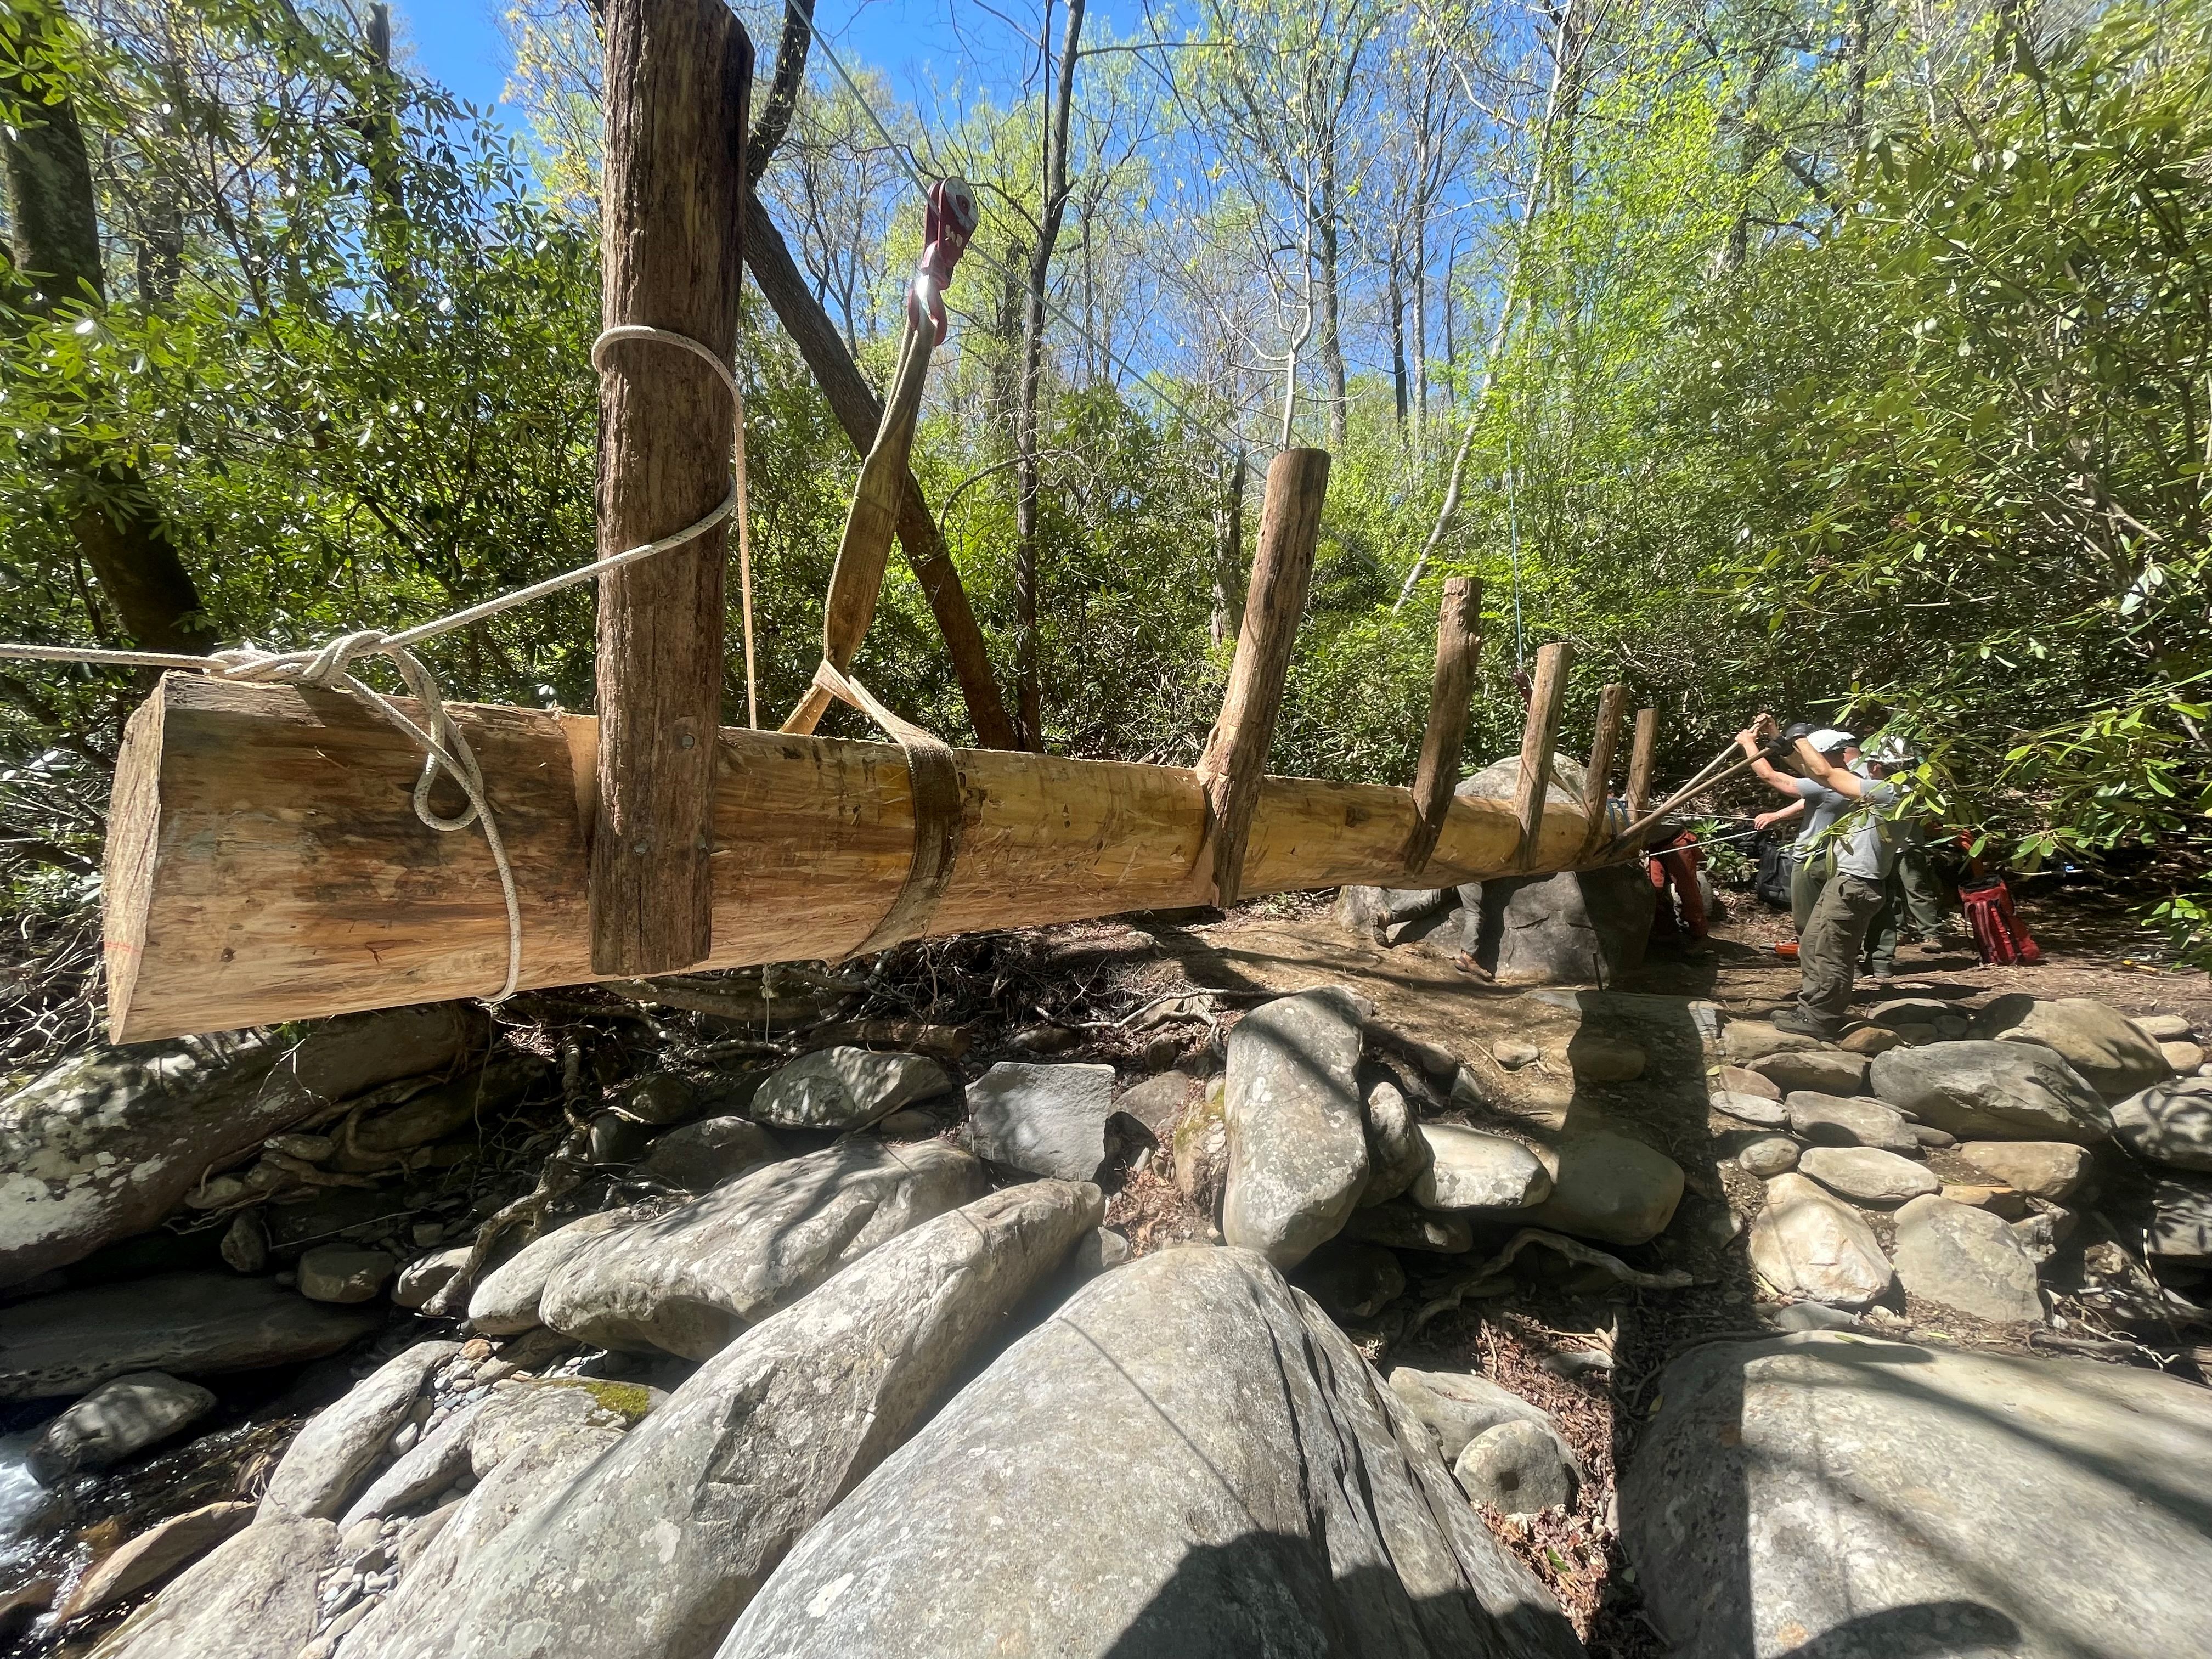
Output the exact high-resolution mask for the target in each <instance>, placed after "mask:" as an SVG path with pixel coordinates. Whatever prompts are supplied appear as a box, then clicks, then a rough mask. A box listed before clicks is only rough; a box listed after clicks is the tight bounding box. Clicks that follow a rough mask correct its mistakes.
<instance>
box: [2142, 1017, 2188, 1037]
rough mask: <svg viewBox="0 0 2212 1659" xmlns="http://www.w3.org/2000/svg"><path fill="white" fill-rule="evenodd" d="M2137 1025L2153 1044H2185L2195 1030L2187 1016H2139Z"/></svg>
mask: <svg viewBox="0 0 2212 1659" xmlns="http://www.w3.org/2000/svg"><path fill="white" fill-rule="evenodd" d="M2135 1024H2136V1030H2139V1031H2141V1032H2142V1034H2143V1035H2144V1036H2147V1037H2148V1038H2149V1039H2150V1040H2151V1041H2152V1042H2187V1041H2188V1040H2189V1038H2190V1036H2191V1034H2192V1032H2193V1030H2194V1028H2193V1027H2191V1024H2189V1017H2188V1016H2187V1015H2186V1014H2137V1015H2136V1016H2135Z"/></svg>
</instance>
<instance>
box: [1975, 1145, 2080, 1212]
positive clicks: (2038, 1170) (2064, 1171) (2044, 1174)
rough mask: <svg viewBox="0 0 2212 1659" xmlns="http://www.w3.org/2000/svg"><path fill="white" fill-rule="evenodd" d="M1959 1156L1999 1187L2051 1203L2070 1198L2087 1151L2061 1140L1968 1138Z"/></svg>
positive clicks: (2078, 1188)
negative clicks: (2008, 1188) (2047, 1200)
mask: <svg viewBox="0 0 2212 1659" xmlns="http://www.w3.org/2000/svg"><path fill="white" fill-rule="evenodd" d="M1959 1156H1960V1157H1961V1158H1965V1159H1966V1162H1967V1163H1969V1164H1972V1165H1973V1166H1974V1167H1975V1168H1976V1169H1977V1170H1980V1171H1981V1172H1982V1173H1983V1174H1984V1175H1985V1176H1990V1177H1991V1178H1992V1179H1993V1180H1995V1181H1996V1182H1997V1184H1999V1185H2000V1186H2005V1187H2011V1188H2015V1189H2016V1190H2018V1191H2020V1192H2023V1193H2027V1194H2031V1195H2032V1196H2033V1197H2036V1198H2047V1199H2050V1200H2052V1201H2053V1202H2054V1203H2056V1202H2057V1201H2058V1200H2062V1199H2068V1198H2071V1197H2073V1196H2074V1194H2075V1193H2076V1192H2078V1191H2079V1190H2080V1189H2081V1182H2083V1180H2084V1179H2086V1178H2087V1176H2088V1173H2089V1154H2088V1152H2087V1150H2085V1149H2084V1148H2082V1147H2080V1146H2075V1145H2073V1144H2072V1143H2071V1142H2070V1141H2064V1140H1970V1141H1968V1142H1967V1143H1966V1145H1965V1146H1961V1147H1960V1148H1959Z"/></svg>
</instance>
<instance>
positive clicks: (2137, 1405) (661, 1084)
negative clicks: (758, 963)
mask: <svg viewBox="0 0 2212 1659" xmlns="http://www.w3.org/2000/svg"><path fill="white" fill-rule="evenodd" d="M1118 950H1122V947H1121V946H1120V945H1116V946H1115V947H1113V949H1112V950H1108V951H1104V952H1103V956H1102V959H1104V958H1109V957H1113V955H1114V951H1118ZM1123 954H1124V955H1127V954H1129V952H1128V951H1123ZM1389 981H1390V976H1389V975H1387V974H1383V975H1376V974H1375V973H1373V972H1370V970H1368V969H1364V968H1363V969H1361V970H1360V971H1359V972H1356V973H1352V974H1351V975H1347V980H1346V983H1343V984H1336V985H1321V986H1316V987H1313V988H1310V989H1305V990H1298V991H1295V992H1294V993H1293V994H1285V995H1272V994H1268V993H1267V992H1266V991H1265V990H1260V991H1256V992H1255V991H1254V990H1252V989H1249V988H1244V989H1240V990H1238V991H1236V992H1233V993H1226V994H1225V993H1224V992H1222V991H1219V990H1215V991H1209V990H1208V989H1207V988H1206V987H1202V986H1194V985H1192V984H1191V983H1190V982H1189V981H1188V980H1187V979H1186V980H1174V981H1171V982H1170V981H1168V980H1162V979H1158V978H1154V979H1151V980H1147V979H1145V978H1144V977H1143V976H1142V975H1139V976H1137V977H1135V978H1132V979H1129V980H1127V981H1126V982H1124V983H1123V984H1121V986H1120V987H1119V988H1117V989H1116V990H1115V992H1114V996H1115V998H1118V1000H1119V1006H1116V1007H1113V1008H1109V1009H1106V1010H1104V1011H1103V1012H1104V1014H1106V1015H1108V1016H1110V1017H1101V1018H1090V1019H1086V1020H1070V1021H1069V1022H1068V1023H1066V1024H1051V1023H1049V1022H1048V1024H1045V1025H1043V1026H1030V1027H1028V1028H1025V1029H1024V1028H1018V1027H1017V1026H1015V1025H1013V1024H1011V1023H1007V1022H1000V1023H999V1024H987V1023H986V1024H977V1025H975V1026H973V1027H972V1028H969V1029H964V1030H955V1029H951V1028H947V1027H945V1026H941V1025H926V1024H921V1023H920V1022H918V1021H915V1020H906V1021H904V1022H902V1023H898V1024H890V1023H886V1022H880V1021H878V1022H856V1021H853V1020H850V1019H835V1020H834V1023H832V1021H833V1019H834V1017H835V1016H836V1014H837V1013H838V1012H840V1011H839V1009H838V1008H837V1006H836V999H835V998H834V997H833V998H829V999H827V1000H824V1001H823V1003H822V1006H818V1007H816V1008H814V1009H813V1010H812V1011H811V1014H809V1013H807V1012H803V1011H802V1012H799V1014H798V1015H797V1017H795V1018H790V1017H787V1018H785V1019H784V1020H783V1022H782V1023H783V1024H784V1025H785V1026H786V1027H787V1028H788V1029H785V1030H773V1029H771V1030H761V1029H758V1028H757V1027H753V1026H748V1025H744V1024H738V1023H735V1022H733V1021H732V1020H730V1019H727V1018H716V1017H713V1016H711V1015H710V1016H708V1017H704V1018H696V1019H689V1023H684V1022H677V1023H673V1024H671V1022H670V1021H668V1020H666V1019H664V1018H660V1016H659V1015H658V1014H656V1013H653V1012H644V1013H641V1012H634V1011H630V1010H627V1009H624V1008H623V1007H621V1006H617V1005H614V1004H612V1003H611V1002H606V1001H595V1002H586V1003H582V1004H579V1005H577V1006H576V1008H574V1010H572V1011H570V1012H571V1013H572V1015H573V1017H572V1018H542V1019H538V1020H534V1021H530V1022H526V1023H514V1022H512V1021H504V1022H503V1023H502V1024H499V1025H497V1026H495V1025H493V1024H491V1023H489V1021H488V1020H487V1019H486V1018H485V1017H484V1015H483V1013H482V1012H481V1011H479V1010H476V1009H473V1008H469V1007H462V1006H441V1007H434V1008H423V1009H414V1010H405V1011H401V1012H397V1013H393V1014H387V1015H373V1016H356V1017H352V1018H349V1019H344V1020H337V1021H331V1022H328V1023H326V1024H324V1025H322V1026H319V1027H316V1028H314V1029H313V1030H309V1031H307V1032H306V1033H304V1034H303V1033H301V1032H290V1033H272V1034H256V1035H252V1036H244V1037H240V1038H235V1039H227V1040H222V1041H214V1042H200V1041H194V1042H179V1043H173V1044H163V1045H153V1046H149V1047H148V1048H141V1049H136V1050H131V1051H127V1052H102V1053H97V1054H89V1055H85V1056H80V1057H77V1058H76V1059H73V1060H67V1061H64V1062H63V1063H62V1064H61V1065H59V1066H56V1067H55V1068H53V1069H52V1070H51V1071H50V1072H48V1073H46V1075H44V1076H42V1077H40V1078H39V1079H35V1080H33V1082H31V1083H30V1084H29V1085H27V1087H25V1088H23V1089H21V1091H18V1092H17V1093H16V1094H15V1096H13V1097H10V1098H9V1099H8V1100H7V1101H5V1102H0V1267H3V1268H4V1270H3V1271H0V1278H4V1279H5V1281H6V1288H5V1289H4V1290H0V1296H4V1297H6V1300H5V1302H4V1304H0V1400H4V1401H5V1402H6V1403H5V1405H4V1407H0V1436H4V1438H0V1608H4V1609H6V1611H4V1612H0V1621H4V1622H0V1630H4V1632H5V1638H6V1640H7V1641H8V1642H9V1643H11V1644H13V1650H14V1651H16V1652H20V1653H23V1654H40V1655H45V1654H54V1653H68V1654H71V1655H78V1654H92V1653H95V1652H96V1653H99V1654H100V1655H103V1656H107V1659H120V1656H129V1659H155V1656H161V1659H196V1656H224V1659H230V1656H239V1659H245V1656H252V1659H262V1656H267V1659H387V1656H391V1659H397V1656H415V1655H421V1656H426V1659H427V1656H432V1655H439V1656H444V1655H448V1654H459V1655H483V1656H494V1655H498V1656H516V1659H520V1656H526V1655H527V1656H533V1659H546V1656H555V1655H567V1654H574V1655H576V1656H579V1659H582V1656H587V1655H588V1656H592V1659H607V1656H611V1655H636V1656H640V1659H645V1656H662V1655H716V1654H719V1655H723V1656H738V1655H755V1654H758V1655H763V1656H765V1655H769V1654H780V1655H789V1654H822V1655H844V1654H849V1653H863V1652H865V1653H871V1654H875V1653H883V1654H893V1655H898V1654H913V1655H916V1656H921V1655H939V1654H966V1653H977V1654H981V1653H998V1652H1005V1651H1009V1650H1018V1651H1038V1652H1060V1653H1077V1654H1098V1655H1107V1654H1114V1655H1125V1654H1126V1655H1137V1654H1144V1655H1148V1656H1149V1655H1154V1654H1163V1655H1183V1654H1191V1655H1200V1654H1203V1655H1215V1654H1219V1655H1223V1656H1227V1655H1231V1654H1236V1655H1247V1654H1253V1653H1290V1652H1318V1653H1342V1654H1355V1653H1378V1652H1389V1653H1392V1654H1401V1653H1402V1654H1415V1655H1419V1654H1434V1655H1437V1656H1443V1655H1453V1656H1458V1655H1466V1654H1486V1655H1498V1656H1521V1655H1530V1656H1534V1655H1547V1656H1549V1655H1560V1656H1564V1655H1568V1654H1572V1653H1577V1652H1580V1651H1583V1650H1584V1642H1585V1640H1587V1642H1588V1644H1589V1650H1590V1651H1594V1652H1601V1653H1632V1652H1633V1653H1645V1652H1659V1651H1662V1650H1664V1649H1662V1648H1661V1647H1658V1646H1655V1645H1653V1644H1654V1643H1655V1641H1656V1640H1657V1633H1663V1635H1664V1637H1665V1638H1668V1639H1669V1640H1671V1641H1673V1642H1674V1643H1675V1644H1679V1645H1678V1650H1679V1651H1682V1652H1686V1653H1697V1654H1700V1655H1704V1654H1713V1655H1731V1654H1737V1653H1741V1654H1759V1655H1765V1654H1783V1653H1792V1652H1808V1653H1809V1652H1814V1651H1818V1652H1820V1653H1823V1654H1829V1653H1833V1654H1838V1655H1840V1654H1859V1653H1863V1654H1867V1655H1869V1656H1871V1655H1876V1654H1880V1655H1889V1654H1893V1653H1898V1652H1902V1651H1908V1650H1909V1651H1944V1652H1953V1651H1955V1652H1960V1653H1965V1652H1977V1653H1979V1652H1990V1653H2018V1654H2023V1655H2026V1654H2036V1655H2043V1654H2049V1655H2052V1656H2057V1655H2059V1654H2081V1653H2093V1654H2113V1655H2120V1654H2127V1655H2134V1654H2138V1653H2140V1654H2142V1655H2146V1656H2148V1655H2150V1654H2153V1653H2158V1654H2172V1653H2176V1652H2185V1651H2199V1650H2212V1614H2207V1613H2205V1612H2204V1611H2203V1608H2202V1607H2201V1606H2200V1605H2199V1604H2198V1603H2199V1601H2200V1598H2197V1597H2195V1596H2194V1595H2191V1593H2189V1592H2188V1591H2187V1590H2186V1589H2185V1588H2183V1587H2185V1586H2187V1585H2189V1584H2191V1583H2201V1582H2203V1577H2204V1575H2205V1574H2206V1572H2207V1571H2208V1569H2212V1522H2208V1519H2207V1517H2206V1516H2205V1514H2204V1511H2203V1507H2202V1502H2201V1498H2200V1496H2199V1494H2201V1493H2202V1492H2203V1491H2204V1490H2206V1488H2207V1483H2208V1482H2212V1409H2208V1406H2207V1402H2208V1401H2212V1393H2208V1391H2207V1390H2206V1389H2203V1387H2202V1386H2201V1384H2200V1382H2199V1381H2198V1380H2197V1370H2196V1364H2197V1358H2192V1356H2197V1357H2200V1358H2212V1356H2204V1355H2202V1352H2201V1350H2199V1349H2198V1348H2197V1341H2198V1340H2199V1338H2200V1337H2201V1333H2202V1329H2203V1323H2204V1319H2205V1316H2204V1315H2203V1312H2202V1310H2201V1308H2200V1306H2199V1303H2198V1301H2197V1293H2198V1291H2200V1290H2201V1289H2202V1288H2203V1286H2204V1285H2205V1284H2206V1283H2207V1281H2208V1279H2212V1185H2208V1184H2207V1183H2208V1182H2212V1092H2208V1091H2212V1080H2205V1079H2193V1078H2184V1077H2180V1076H2178V1075H2176V1073H2175V1064H2176V1061H2177V1060H2178V1059H2180V1058H2185V1054H2184V1049H2185V1048H2186V1047H2187V1045H2189V1044H2190V1043H2191V1042H2193V1037H2192V1036H2191V1033H2190V1032H2189V1031H2188V1030H2185V1029H2175V1028H2173V1027H2172V1026H2171V1025H2160V1024H2155V1023H2154V1024H2152V1025H2151V1026H2150V1028H2149V1029H2146V1028H2145V1027H2144V1026H2142V1025H2138V1024H2136V1023H2135V1022H2133V1021H2131V1020H2130V1019H2129V1018H2126V1017H2125V1016H2124V1015H2123V1014H2121V1013H2119V1012H2117V1011H2115V1010H2112V1009H2110V1008H2106V1007H2104V1006H2101V1005H2097V1004H2083V1003H2080V1002H2078V1001H2076V1002H2073V1003H2068V1002H2064V1001H2059V1002H2050V1001H2045V1002H2039V1001H2037V1000H2034V999H2033V998H1997V999H1984V1000H1980V1001H1978V1002H1976V1003H1968V1002H1963V1001H1958V1000H1945V999H1942V998H1917V999H1916V998H1896V999H1892V1000H1890V1001H1889V1002H1888V1003H1887V1004H1883V1005H1872V1004H1870V1005H1869V1006H1868V1008H1867V1009H1866V1011H1865V1012H1866V1016H1867V1017H1866V1018H1864V1019H1863V1021H1862V1022H1861V1023H1860V1024H1859V1025H1858V1026H1857V1028H1856V1029H1854V1030H1852V1031H1851V1032H1850V1033H1849V1034H1848V1035H1847V1036H1845V1038H1844V1041H1843V1042H1841V1043H1839V1044H1835V1045H1825V1044H1814V1043H1810V1042H1806V1041H1805V1040H1803V1039H1799V1038H1795V1037H1791V1036H1788V1035H1787V1034H1784V1033H1781V1032H1778V1031H1777V1030H1774V1029H1773V1028H1772V1027H1771V1026H1769V1025H1766V1024H1764V1023H1763V1022H1761V1021H1759V1020H1758V1019H1756V1018H1731V1017H1730V1016H1729V1012H1728V1011H1726V1010H1724V1009H1722V1008H1720V1007H1717V1006H1714V1005H1711V1004H1700V1003H1698V1002H1696V1001H1694V1000H1685V999H1680V998H1670V997H1660V996H1637V995H1634V994H1622V993H1612V992H1608V993H1577V992H1557V991H1538V992H1535V993H1533V994H1528V995H1524V996H1512V995H1506V994H1484V995H1482V996H1480V997H1470V998H1465V999H1456V1000H1442V1001H1439V1002H1437V1005H1436V1006H1435V1007H1434V1008H1433V1009H1432V1010H1431V1011H1430V1012H1432V1013H1433V1014H1434V1016H1435V1017H1434V1018H1419V1019H1408V1018H1406V1017H1405V1013H1406V1006H1405V1004H1404V1003H1403V1001H1402V1000H1401V999H1400V1000H1393V998H1392V995H1391V993H1390V992H1389V989H1388V986H1389ZM1163 987H1165V988H1164V992H1163ZM1155 993H1160V994H1155ZM687 994H688V995H690V998H691V1000H692V1002H694V1003H704V1004H706V1005H708V1006H709V1007H710V1008H712V1007H714V1006H720V1004H718V1003H717V1000H716V999H717V997H718V996H720V995H722V993H718V992H716V991H715V990H714V988H713V987H706V988H703V989H698V990H696V991H695V992H693V993H684V992H682V991H676V992H671V995H674V996H679V997H680V996H684V995H687ZM1029 1000H1030V1001H1032V1002H1033V1001H1034V1000H1035V998H1034V997H1033V996H1032V997H1030V999H1029ZM725 1012H727V1011H726V1010H725ZM785 1012H786V1014H787V1016H789V1015H790V1013H791V1011H790V1010H788V1009H787V1010H786V1011H785ZM763 1017H764V1018H766V1017H767V1016H766V1015H765V1014H764V1015H763ZM687 1018H688V1017H687ZM679 1026H680V1030H679ZM840 1038H843V1039H847V1040H842V1041H840V1040H836V1039H840ZM979 1038H980V1040H977V1039H979ZM678 1039H680V1040H678ZM2161 1045H2165V1046H2161ZM2199 1063H2200V1064H2201V1063H2202V1062H2201V1060H2200V1061H2199ZM1547 1331H1548V1332H1549V1333H1551V1335H1550V1337H1548V1338H1547V1337H1546V1336H1545V1333H1546V1332H1547ZM1563 1332H1564V1333H1566V1334H1565V1335H1564V1336H1562V1335H1561V1333H1563ZM1532 1333H1533V1335H1532ZM2192 1333H2194V1334H2192ZM2176 1339H2179V1340H2176ZM1532 1344H1533V1346H1532ZM2114 1362H2118V1363H2114ZM2116 1535H2124V1537H2125V1539H2126V1543H2125V1546H2124V1549H2121V1550H2117V1551H2116V1550H2115V1549H2114V1547H2112V1543H2111V1540H2112V1538H2113V1537H2114V1536H2116ZM2121 1608H2124V1610H2125V1613H2126V1616H2125V1617H2124V1618H2117V1617H2115V1616H2114V1610H2115V1609H2121ZM1931 1644H1934V1645H1931ZM1946 1644H1948V1645H1946Z"/></svg>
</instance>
